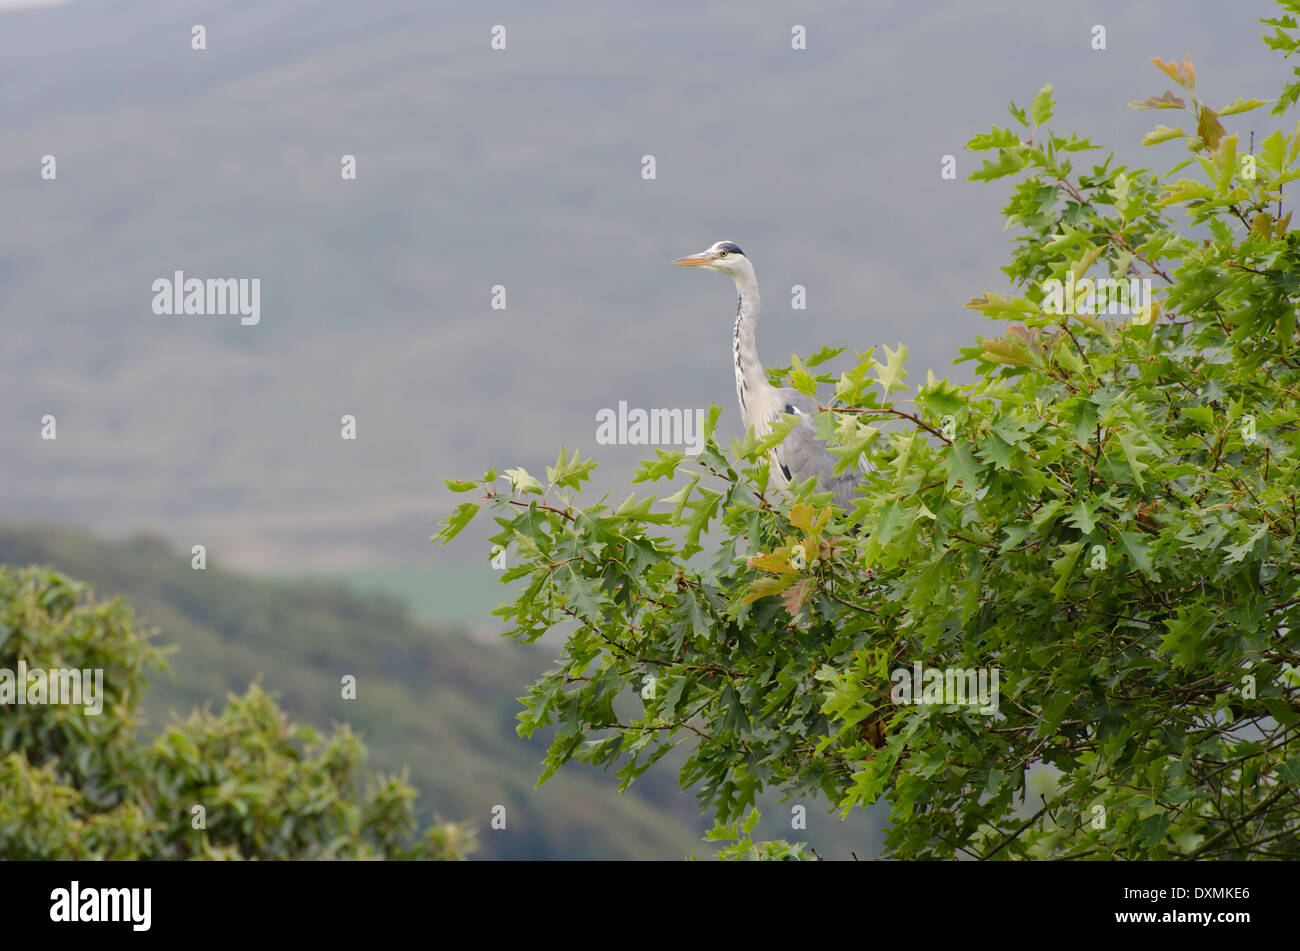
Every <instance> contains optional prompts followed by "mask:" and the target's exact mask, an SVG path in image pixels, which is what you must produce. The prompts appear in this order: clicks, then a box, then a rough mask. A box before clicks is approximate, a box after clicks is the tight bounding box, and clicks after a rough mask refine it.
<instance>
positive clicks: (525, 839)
mask: <svg viewBox="0 0 1300 951" xmlns="http://www.w3.org/2000/svg"><path fill="white" fill-rule="evenodd" d="M0 562H3V563H7V564H17V565H26V564H48V565H53V566H54V567H56V568H58V569H59V570H60V571H62V572H65V573H66V574H68V575H70V576H72V577H74V578H77V579H78V580H81V581H85V582H87V583H88V584H91V585H93V587H94V589H95V592H96V596H97V597H99V598H108V597H112V596H115V595H122V596H123V597H124V598H125V599H126V600H127V601H129V602H130V603H131V605H132V606H133V607H134V608H135V610H136V613H137V615H138V617H139V618H140V619H141V621H142V622H144V623H143V625H142V626H143V627H145V628H148V627H150V626H155V625H156V626H157V627H158V628H159V629H160V634H159V636H158V638H157V643H159V644H162V645H166V644H174V645H176V647H177V648H178V649H177V651H176V652H175V653H174V654H173V655H172V656H171V658H170V660H171V665H172V668H173V675H167V674H155V675H154V678H153V684H152V686H151V689H150V692H149V693H148V694H147V695H146V697H145V700H144V704H143V707H144V709H145V711H146V716H147V717H148V722H147V724H146V726H147V728H148V729H156V728H158V727H159V726H160V725H162V724H163V723H165V722H166V721H167V718H168V716H169V715H170V713H171V712H173V711H175V712H177V713H182V714H183V713H186V712H188V711H189V710H190V709H191V708H193V707H194V706H196V705H200V706H201V705H203V704H210V705H213V706H219V705H220V704H222V703H224V698H225V694H226V693H227V692H228V691H243V690H244V689H245V688H246V687H247V685H248V683H249V682H250V681H252V680H255V679H260V681H261V683H262V686H263V687H264V688H266V689H268V690H271V691H274V692H276V693H278V694H279V695H280V699H281V703H282V705H283V707H284V708H285V709H286V710H287V711H288V712H289V713H290V714H291V715H292V716H294V717H295V718H297V719H301V720H303V721H306V722H309V723H313V724H317V725H322V726H324V725H327V724H329V723H330V722H331V721H346V722H348V723H350V724H351V725H352V726H353V727H354V728H355V729H356V730H357V731H358V732H359V733H361V735H362V736H363V738H364V739H365V741H366V744H367V746H368V747H369V749H370V753H371V760H370V762H371V766H372V767H373V768H375V769H377V770H382V771H390V772H391V771H398V770H401V769H402V768H404V767H406V768H409V770H410V779H411V781H412V783H413V784H414V785H415V786H416V787H417V788H419V789H420V791H421V799H420V806H421V808H422V809H423V810H424V811H425V814H426V817H427V816H431V815H432V814H433V813H435V812H436V813H437V814H438V815H441V816H442V817H444V818H446V819H454V820H462V819H468V820H472V821H474V822H475V823H476V824H477V825H478V827H479V831H480V840H481V842H482V852H481V853H480V854H481V855H483V856H484V857H490V858H670V859H671V858H681V857H683V856H685V855H687V854H689V853H691V852H696V853H702V854H707V853H708V851H709V850H708V849H707V848H701V843H700V832H701V829H702V827H703V826H702V823H701V822H700V820H697V819H695V818H694V807H693V804H692V802H691V800H690V798H689V797H688V796H684V795H682V794H680V793H678V792H677V791H676V789H675V785H674V783H673V779H672V776H671V774H669V773H665V774H663V775H662V776H659V777H646V778H645V779H646V781H644V782H638V783H637V784H636V787H634V790H635V792H637V793H640V795H637V794H633V793H629V794H628V795H623V796H620V795H619V794H618V793H617V791H616V790H615V789H614V787H613V784H612V783H611V782H610V781H609V777H605V776H603V775H601V774H598V773H595V772H590V771H587V772H584V771H582V770H580V769H575V770H572V771H566V773H565V774H564V775H559V776H556V777H554V779H552V780H551V781H550V782H548V783H547V784H546V785H545V786H543V787H542V788H541V789H538V790H534V789H533V784H534V782H535V780H536V777H537V774H538V772H539V767H538V761H539V759H540V758H541V755H542V750H543V746H542V744H541V743H540V742H537V741H532V742H525V741H523V740H521V739H519V738H518V737H517V736H516V735H515V732H514V716H515V711H516V710H517V709H518V704H517V703H516V700H515V698H516V697H517V696H519V695H520V694H522V692H523V687H524V685H525V684H527V683H529V682H531V681H532V680H534V679H536V678H537V676H538V675H539V674H540V673H541V671H542V670H543V669H544V667H545V666H546V665H547V664H548V663H549V657H548V655H547V653H546V651H545V650H543V649H535V650H525V649H520V648H512V647H509V646H508V645H501V646H497V645H492V644H481V643H475V642H473V641H471V640H469V639H468V638H466V637H463V636H460V635H458V634H456V633H455V632H448V631H436V630H433V629H431V628H429V627H427V626H424V625H421V624H418V623H416V622H415V621H413V620H412V618H411V616H410V613H409V612H408V611H407V609H406V608H405V607H404V606H403V605H402V604H400V603H399V602H397V601H394V600H390V599H386V598H381V597H373V596H364V595H360V594H356V593H353V592H350V591H348V590H346V589H345V588H342V587H340V586H338V585H330V584H322V583H313V582H296V583H292V584H290V583H284V582H275V581H265V580H259V579H255V578H249V577H245V576H241V575H236V574H233V573H230V572H226V571H223V570H222V569H220V568H218V567H213V566H211V565H210V566H209V567H208V568H207V569H206V570H204V571H196V570H194V569H193V568H191V567H190V563H189V558H188V556H186V555H181V554H178V553H177V552H175V551H172V550H169V549H168V548H167V547H166V546H165V545H163V544H162V543H161V542H159V541H157V540H154V539H150V538H135V539H131V540H129V541H121V542H118V541H103V540H99V539H96V538H94V537H92V536H89V535H87V534H84V533H81V532H75V531H67V530H49V529H39V528H13V527H0ZM346 674H352V675H354V676H356V678H357V699H356V700H355V701H345V700H343V699H342V697H341V690H340V679H341V678H342V677H343V676H344V675H346ZM637 787H639V788H637ZM497 804H501V805H504V806H505V807H506V810H507V813H506V815H507V828H506V829H505V830H504V831H494V830H492V829H491V828H490V815H491V809H492V807H493V806H494V805H497Z"/></svg>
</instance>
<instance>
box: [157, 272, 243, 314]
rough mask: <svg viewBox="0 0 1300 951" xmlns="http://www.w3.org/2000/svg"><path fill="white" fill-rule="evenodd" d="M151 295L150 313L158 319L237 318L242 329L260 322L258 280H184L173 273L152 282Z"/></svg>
mask: <svg viewBox="0 0 1300 951" xmlns="http://www.w3.org/2000/svg"><path fill="white" fill-rule="evenodd" d="M153 292H154V298H153V312H154V313H155V314H157V315H158V316H160V317H179V316H182V315H184V316H188V317H226V316H234V315H238V316H239V322H240V323H241V324H243V325H244V326H245V327H249V326H252V325H253V324H256V323H257V322H258V321H260V320H261V319H262V279H261V278H260V277H253V278H248V277H240V278H234V277H209V278H207V279H204V278H199V277H189V278H187V277H186V276H185V272H184V271H176V272H174V273H173V274H172V276H171V277H170V278H167V277H160V278H158V280H156V281H154V282H153Z"/></svg>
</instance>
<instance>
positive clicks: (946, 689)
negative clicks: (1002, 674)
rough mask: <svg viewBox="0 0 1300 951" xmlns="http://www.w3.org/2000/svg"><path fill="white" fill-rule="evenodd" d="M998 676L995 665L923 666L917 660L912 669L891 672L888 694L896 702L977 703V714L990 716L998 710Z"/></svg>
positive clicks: (901, 668)
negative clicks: (890, 688) (892, 683)
mask: <svg viewBox="0 0 1300 951" xmlns="http://www.w3.org/2000/svg"><path fill="white" fill-rule="evenodd" d="M998 675H999V672H998V670H997V668H993V669H991V670H990V669H989V668H986V667H980V668H973V667H925V666H923V665H922V664H921V662H920V661H919V660H918V661H916V662H915V663H913V664H912V668H911V670H909V669H908V668H906V667H897V668H895V669H894V670H893V671H891V672H890V675H889V679H890V680H892V681H893V682H894V688H893V690H891V691H890V693H889V697H890V699H891V700H893V701H894V703H898V704H934V705H936V706H947V705H949V704H955V705H958V706H977V705H978V707H979V712H980V713H983V714H987V715H989V716H992V715H993V714H995V713H997V712H998Z"/></svg>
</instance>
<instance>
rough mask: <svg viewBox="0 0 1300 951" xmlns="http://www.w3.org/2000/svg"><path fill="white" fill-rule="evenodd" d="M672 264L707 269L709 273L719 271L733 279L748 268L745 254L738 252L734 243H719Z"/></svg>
mask: <svg viewBox="0 0 1300 951" xmlns="http://www.w3.org/2000/svg"><path fill="white" fill-rule="evenodd" d="M673 263H674V264H680V265H682V267H703V268H708V269H709V270H710V271H721V272H722V273H723V274H730V275H732V276H733V277H734V276H735V275H736V274H738V273H740V272H741V271H742V270H743V269H745V268H747V267H750V264H749V259H748V258H747V257H745V252H744V251H742V250H740V247H739V246H738V245H737V244H736V243H735V242H734V241H719V242H717V243H716V244H714V245H713V246H712V247H710V248H709V249H708V250H707V251H701V252H700V253H699V254H688V255H686V257H684V258H678V259H677V260H676V261H674V262H673Z"/></svg>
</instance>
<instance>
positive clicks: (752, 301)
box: [732, 275, 767, 416]
mask: <svg viewBox="0 0 1300 951" xmlns="http://www.w3.org/2000/svg"><path fill="white" fill-rule="evenodd" d="M735 281H736V293H737V295H738V300H737V302H736V327H735V334H734V337H733V346H732V351H733V357H734V358H735V369H736V396H737V397H738V398H739V400H740V406H741V411H742V414H743V415H745V416H748V414H749V412H750V406H751V404H752V403H753V400H752V396H753V394H755V393H757V392H758V391H759V390H760V389H761V388H762V387H764V386H766V385H767V374H766V373H764V372H763V364H762V363H761V362H760V361H759V359H758V346H757V345H756V344H755V342H754V328H755V327H756V326H757V325H758V308H759V298H758V282H757V281H756V280H754V278H753V275H738V276H737V277H736V278H735Z"/></svg>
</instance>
